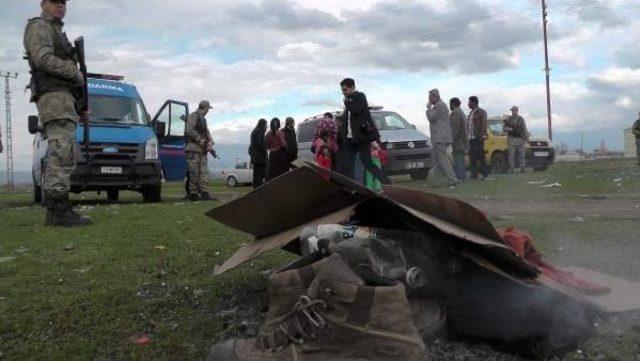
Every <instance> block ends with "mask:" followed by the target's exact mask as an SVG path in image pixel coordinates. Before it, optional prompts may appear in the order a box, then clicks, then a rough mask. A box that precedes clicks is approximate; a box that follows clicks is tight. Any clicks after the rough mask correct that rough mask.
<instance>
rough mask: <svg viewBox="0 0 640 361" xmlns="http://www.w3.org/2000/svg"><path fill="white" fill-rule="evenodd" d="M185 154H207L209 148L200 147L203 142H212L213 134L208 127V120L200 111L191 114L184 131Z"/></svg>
mask: <svg viewBox="0 0 640 361" xmlns="http://www.w3.org/2000/svg"><path fill="white" fill-rule="evenodd" d="M184 138H185V143H186V144H185V147H184V151H185V152H200V153H206V152H207V148H206V146H205V147H202V146H201V145H200V143H201V141H203V140H204V141H205V142H211V134H210V133H209V128H208V127H207V119H205V117H203V116H202V113H200V110H196V111H195V112H193V113H191V114H189V118H188V119H187V124H186V127H185V130H184Z"/></svg>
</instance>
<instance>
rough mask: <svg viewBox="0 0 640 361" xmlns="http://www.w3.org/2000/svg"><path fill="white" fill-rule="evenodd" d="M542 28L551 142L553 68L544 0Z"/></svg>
mask: <svg viewBox="0 0 640 361" xmlns="http://www.w3.org/2000/svg"><path fill="white" fill-rule="evenodd" d="M542 28H543V32H544V73H545V75H546V78H547V120H548V122H549V124H548V126H549V140H553V131H552V130H551V84H550V80H549V76H550V73H551V68H549V46H548V42H547V1H546V0H542Z"/></svg>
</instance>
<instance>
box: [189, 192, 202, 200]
mask: <svg viewBox="0 0 640 361" xmlns="http://www.w3.org/2000/svg"><path fill="white" fill-rule="evenodd" d="M189 200H190V201H191V202H196V201H199V200H200V197H198V194H196V193H189Z"/></svg>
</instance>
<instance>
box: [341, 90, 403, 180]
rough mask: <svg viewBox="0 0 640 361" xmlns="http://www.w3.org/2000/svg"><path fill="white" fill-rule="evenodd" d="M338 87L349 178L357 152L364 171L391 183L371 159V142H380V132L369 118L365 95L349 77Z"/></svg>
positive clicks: (342, 138)
mask: <svg viewBox="0 0 640 361" xmlns="http://www.w3.org/2000/svg"><path fill="white" fill-rule="evenodd" d="M340 88H341V89H342V95H344V107H345V110H344V113H343V115H342V121H341V122H340V132H341V137H340V139H341V140H342V142H343V144H342V145H341V147H344V148H345V151H346V152H348V153H349V163H350V167H349V168H350V173H351V174H350V176H351V178H353V169H354V168H355V167H354V165H355V163H354V162H355V156H356V154H359V155H360V159H361V160H362V164H363V166H364V168H365V170H366V171H368V172H370V173H371V174H373V176H374V177H376V178H377V179H379V180H380V182H382V183H383V184H391V180H390V179H389V177H387V175H386V174H385V173H384V172H383V171H382V169H380V168H378V167H376V166H375V165H374V164H373V161H372V160H371V142H375V141H377V142H378V143H380V133H379V132H378V128H377V127H376V125H375V123H374V122H373V119H372V118H371V112H370V111H369V103H367V97H366V95H364V93H361V92H359V91H356V82H355V81H354V80H353V79H350V78H347V79H344V80H342V82H340ZM345 135H346V136H345Z"/></svg>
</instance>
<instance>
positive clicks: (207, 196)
mask: <svg viewBox="0 0 640 361" xmlns="http://www.w3.org/2000/svg"><path fill="white" fill-rule="evenodd" d="M200 199H202V200H203V201H217V200H218V198H216V197H212V196H211V194H209V192H202V193H200Z"/></svg>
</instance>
